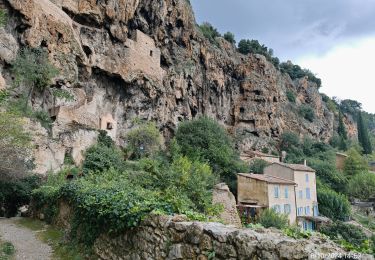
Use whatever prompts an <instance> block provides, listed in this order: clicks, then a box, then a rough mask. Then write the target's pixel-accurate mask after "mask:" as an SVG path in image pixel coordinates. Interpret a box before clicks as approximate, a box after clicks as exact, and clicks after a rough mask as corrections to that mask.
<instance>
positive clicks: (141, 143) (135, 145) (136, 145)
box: [126, 123, 162, 159]
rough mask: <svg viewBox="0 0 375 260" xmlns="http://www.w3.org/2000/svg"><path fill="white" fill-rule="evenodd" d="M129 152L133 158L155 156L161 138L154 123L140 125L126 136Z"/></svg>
mask: <svg viewBox="0 0 375 260" xmlns="http://www.w3.org/2000/svg"><path fill="white" fill-rule="evenodd" d="M126 140H127V143H128V148H129V150H130V151H131V152H132V153H133V157H134V158H137V159H139V158H142V157H149V156H153V155H155V154H156V153H157V152H158V151H159V150H160V147H161V140H162V137H161V135H160V132H159V130H158V129H157V128H156V125H155V124H154V123H146V124H141V125H140V126H138V127H137V128H136V129H133V130H131V131H130V132H129V133H128V135H127V136H126Z"/></svg>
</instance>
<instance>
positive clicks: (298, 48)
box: [191, 0, 375, 60]
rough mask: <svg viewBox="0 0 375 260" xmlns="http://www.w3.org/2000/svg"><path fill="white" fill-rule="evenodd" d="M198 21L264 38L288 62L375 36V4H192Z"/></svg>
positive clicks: (353, 0) (251, 0)
mask: <svg viewBox="0 0 375 260" xmlns="http://www.w3.org/2000/svg"><path fill="white" fill-rule="evenodd" d="M191 2H192V5H193V8H194V11H195V14H196V17H197V21H198V22H199V23H200V22H202V21H209V22H211V23H212V24H213V25H214V26H216V27H217V28H218V29H219V30H220V31H222V32H225V31H232V32H234V33H235V34H236V36H237V40H239V39H242V38H250V39H258V40H259V41H261V42H263V43H265V44H266V45H267V46H269V47H271V48H273V49H274V50H275V53H276V54H277V55H278V56H279V57H281V58H282V59H283V60H286V59H296V58H298V57H300V56H301V55H303V54H305V53H309V54H317V55H319V54H323V53H325V52H327V51H329V50H330V49H331V48H332V47H334V46H337V45H340V44H342V43H344V42H346V41H348V40H351V39H355V38H364V37H369V36H373V35H375V19H374V17H375V1H374V0H191Z"/></svg>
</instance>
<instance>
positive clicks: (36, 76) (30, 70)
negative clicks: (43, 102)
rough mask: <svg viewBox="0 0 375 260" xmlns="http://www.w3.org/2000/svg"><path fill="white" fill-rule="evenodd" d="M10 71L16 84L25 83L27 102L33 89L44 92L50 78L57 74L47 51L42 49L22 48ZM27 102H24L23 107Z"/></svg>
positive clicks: (50, 80) (49, 82) (50, 81)
mask: <svg viewBox="0 0 375 260" xmlns="http://www.w3.org/2000/svg"><path fill="white" fill-rule="evenodd" d="M12 72H13V74H14V76H15V83H16V85H17V86H20V85H22V84H23V85H26V86H27V87H28V88H29V90H28V94H27V98H26V102H29V100H30V98H31V96H32V95H33V93H34V91H35V90H37V91H39V92H42V93H43V94H45V91H46V90H47V89H48V87H49V85H50V84H51V83H52V78H53V77H55V76H57V75H58V70H57V69H56V68H55V67H54V66H53V65H51V64H50V63H49V60H48V53H47V52H46V51H45V50H44V49H40V48H39V49H30V48H23V49H21V51H20V52H19V54H18V55H17V58H16V60H15V61H14V63H13V64H12ZM26 107H27V103H26V104H25V109H26Z"/></svg>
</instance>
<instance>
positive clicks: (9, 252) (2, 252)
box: [0, 241, 16, 260]
mask: <svg viewBox="0 0 375 260" xmlns="http://www.w3.org/2000/svg"><path fill="white" fill-rule="evenodd" d="M15 252H16V249H15V248H14V245H13V244H12V243H11V242H8V241H7V242H2V241H0V259H1V260H11V259H13V257H12V256H13V255H14V253H15Z"/></svg>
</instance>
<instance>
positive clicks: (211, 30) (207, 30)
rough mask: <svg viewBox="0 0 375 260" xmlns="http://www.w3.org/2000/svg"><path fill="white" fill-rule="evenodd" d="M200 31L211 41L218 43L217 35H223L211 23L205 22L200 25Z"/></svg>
mask: <svg viewBox="0 0 375 260" xmlns="http://www.w3.org/2000/svg"><path fill="white" fill-rule="evenodd" d="M199 29H200V31H201V32H202V34H203V35H204V37H206V38H207V39H208V40H209V41H210V42H211V43H214V44H217V42H216V37H221V34H220V33H219V32H218V31H217V29H216V28H215V27H213V26H212V25H211V24H210V23H208V22H204V23H202V24H201V25H200V26H199Z"/></svg>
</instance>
